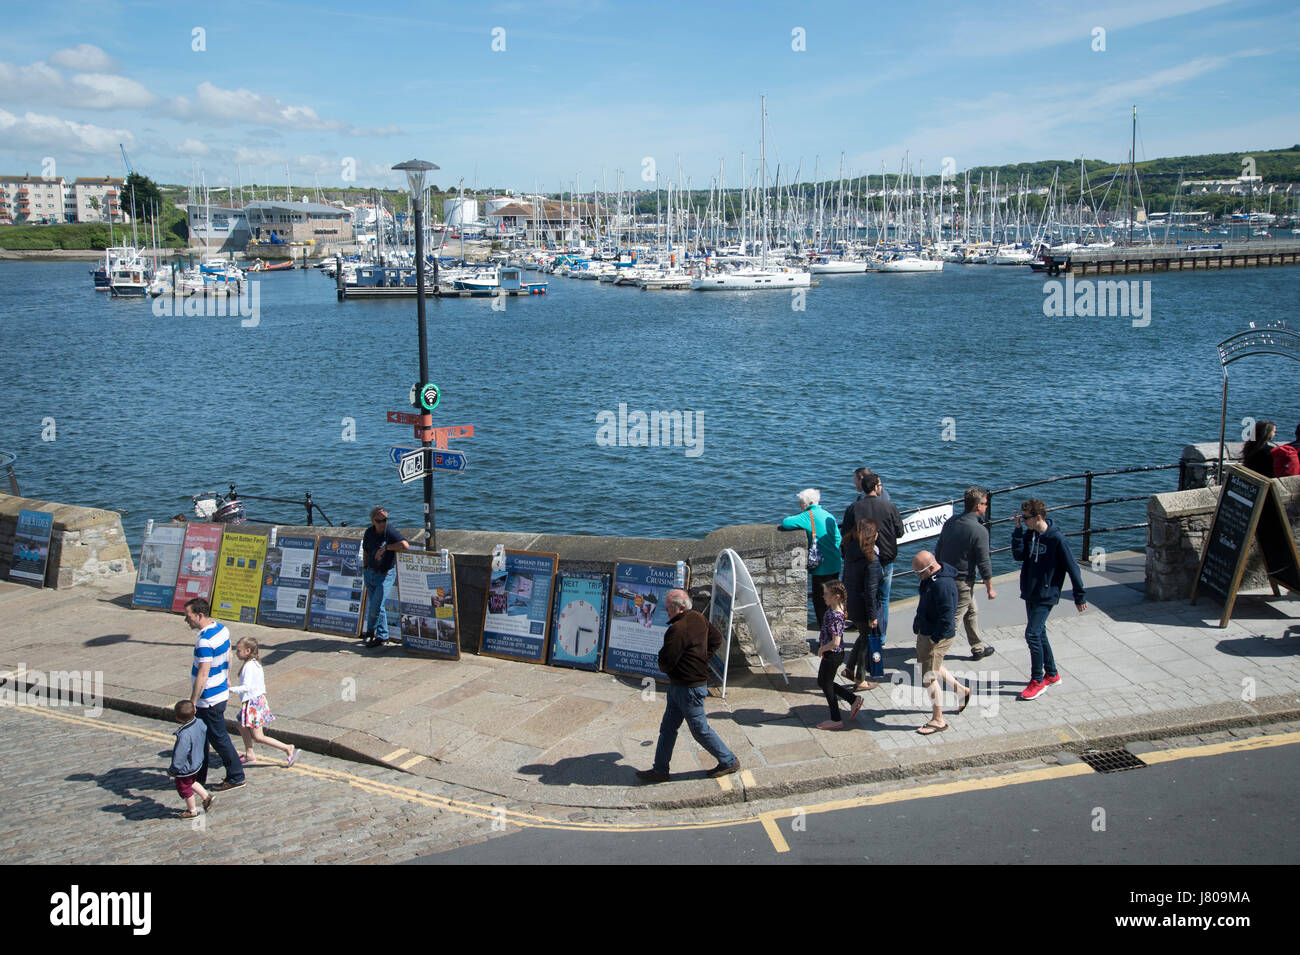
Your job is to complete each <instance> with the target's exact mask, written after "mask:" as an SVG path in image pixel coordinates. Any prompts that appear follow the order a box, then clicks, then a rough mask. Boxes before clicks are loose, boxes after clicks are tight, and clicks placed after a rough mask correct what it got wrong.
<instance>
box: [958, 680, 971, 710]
mask: <svg viewBox="0 0 1300 955" xmlns="http://www.w3.org/2000/svg"><path fill="white" fill-rule="evenodd" d="M962 686H964V687H966V699H964V700H962V701H961V706H959V707H957V712H958V713H960V712H962V711H963V710H964V709H966V707H967V706H969V705H970V698H971V697H972V696H974V695H975V691H974V690H972V689H971V688H970V684H969V683H963V684H962Z"/></svg>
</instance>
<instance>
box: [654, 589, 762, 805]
mask: <svg viewBox="0 0 1300 955" xmlns="http://www.w3.org/2000/svg"><path fill="white" fill-rule="evenodd" d="M664 606H665V607H666V608H667V610H668V630H667V631H666V632H665V633H664V645H663V649H662V650H660V651H659V669H661V670H663V671H664V673H666V674H668V704H667V706H666V707H665V708H664V718H663V721H662V722H661V723H660V724H659V745H658V746H656V747H655V764H654V767H653V768H651V769H641V770H638V771H637V777H638V778H639V779H640V780H641V781H642V782H646V783H662V782H666V781H667V779H668V764H669V763H670V762H671V761H672V758H673V746H674V745H675V744H676V743H677V730H678V729H679V728H681V725H682V720H685V721H686V725H687V726H689V727H690V730H691V735H692V736H694V737H695V742H697V743H699V744H700V745H701V746H703V747H704V748H705V749H706V750H708V751H709V753H710V754H711V755H712V756H713V758H714V759H716V760H717V761H718V765H717V766H715V767H714V768H713V769H711V770H709V775H710V776H714V777H717V776H726V775H728V774H729V773H734V772H736V770H738V769H739V768H740V760H739V759H737V758H736V754H735V753H733V752H732V751H731V750H729V749H727V744H726V743H724V742H722V740H721V739H719V737H718V734H717V733H715V732H714V731H713V730H712V729H711V728H710V727H709V718H708V716H707V715H706V714H705V712H704V701H705V700H706V699H708V696H709V688H708V680H709V658H710V657H711V656H713V654H714V652H715V651H716V650H717V649H718V647H720V646H722V634H721V633H719V632H718V628H717V627H715V626H714V625H713V624H711V623H709V621H708V620H706V619H705V618H704V614H702V613H700V612H699V611H696V610H692V609H691V598H690V597H689V596H688V595H687V593H686V591H684V590H670V591H668V596H667V597H665V598H664Z"/></svg>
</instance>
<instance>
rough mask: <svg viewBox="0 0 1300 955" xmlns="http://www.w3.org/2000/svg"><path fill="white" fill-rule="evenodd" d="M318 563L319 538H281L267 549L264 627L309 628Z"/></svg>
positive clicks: (260, 611) (260, 613)
mask: <svg viewBox="0 0 1300 955" xmlns="http://www.w3.org/2000/svg"><path fill="white" fill-rule="evenodd" d="M315 563H316V538H314V537H278V538H277V539H276V545H275V546H274V547H267V549H266V562H265V563H264V564H263V566H262V594H261V600H259V601H258V606H257V622H258V623H260V624H261V625H262V626H264V627H292V628H293V629H295V630H301V629H303V628H304V627H306V626H307V606H308V602H309V601H310V600H311V581H312V577H311V571H312V567H313V566H314V565H315Z"/></svg>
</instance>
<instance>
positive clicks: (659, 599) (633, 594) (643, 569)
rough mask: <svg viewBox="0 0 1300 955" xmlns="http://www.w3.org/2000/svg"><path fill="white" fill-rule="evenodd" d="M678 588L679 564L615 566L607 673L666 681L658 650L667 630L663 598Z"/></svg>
mask: <svg viewBox="0 0 1300 955" xmlns="http://www.w3.org/2000/svg"><path fill="white" fill-rule="evenodd" d="M676 587H677V565H676V564H638V563H631V562H619V563H617V564H615V565H614V593H613V596H612V597H611V598H610V605H609V646H608V648H607V649H606V650H605V672H606V673H621V674H623V675H625V676H649V677H654V678H655V679H656V680H666V679H667V676H665V675H664V672H663V671H662V670H660V669H659V651H660V650H662V649H663V646H664V633H665V632H666V631H667V630H668V608H667V607H666V606H665V602H664V598H665V597H666V596H668V591H670V590H673V589H675V588H676Z"/></svg>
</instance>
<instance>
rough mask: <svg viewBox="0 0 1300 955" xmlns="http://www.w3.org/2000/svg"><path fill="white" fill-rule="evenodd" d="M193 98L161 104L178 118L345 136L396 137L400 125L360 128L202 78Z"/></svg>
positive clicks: (249, 91)
mask: <svg viewBox="0 0 1300 955" xmlns="http://www.w3.org/2000/svg"><path fill="white" fill-rule="evenodd" d="M194 92H195V96H194V99H193V100H191V99H188V98H187V97H184V96H176V97H173V98H172V99H171V100H170V101H168V103H167V106H166V107H165V109H166V111H167V112H168V113H170V114H171V115H172V116H175V117H176V118H178V119H184V120H192V121H207V122H213V121H217V122H223V123H260V124H263V125H266V126H271V127H273V128H275V129H277V130H283V129H290V130H301V131H321V130H325V131H334V132H339V133H342V134H344V135H346V136H397V135H400V134H401V132H402V129H401V127H400V126H394V125H389V126H382V127H379V128H376V129H361V128H359V127H357V126H354V125H352V124H351V123H348V122H344V121H343V120H341V119H323V118H322V117H321V115H320V114H319V113H317V112H316V110H314V109H313V108H312V107H310V106H296V105H292V104H289V103H285V102H284V101H283V100H281V99H280V98H279V97H276V96H271V95H269V94H266V93H255V92H253V91H252V90H249V89H242V88H241V89H237V90H230V89H223V88H221V87H220V86H217V85H216V84H214V83H209V82H207V81H206V80H205V81H204V82H202V83H200V84H199V85H198V86H197V87H196V88H195V91H194Z"/></svg>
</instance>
